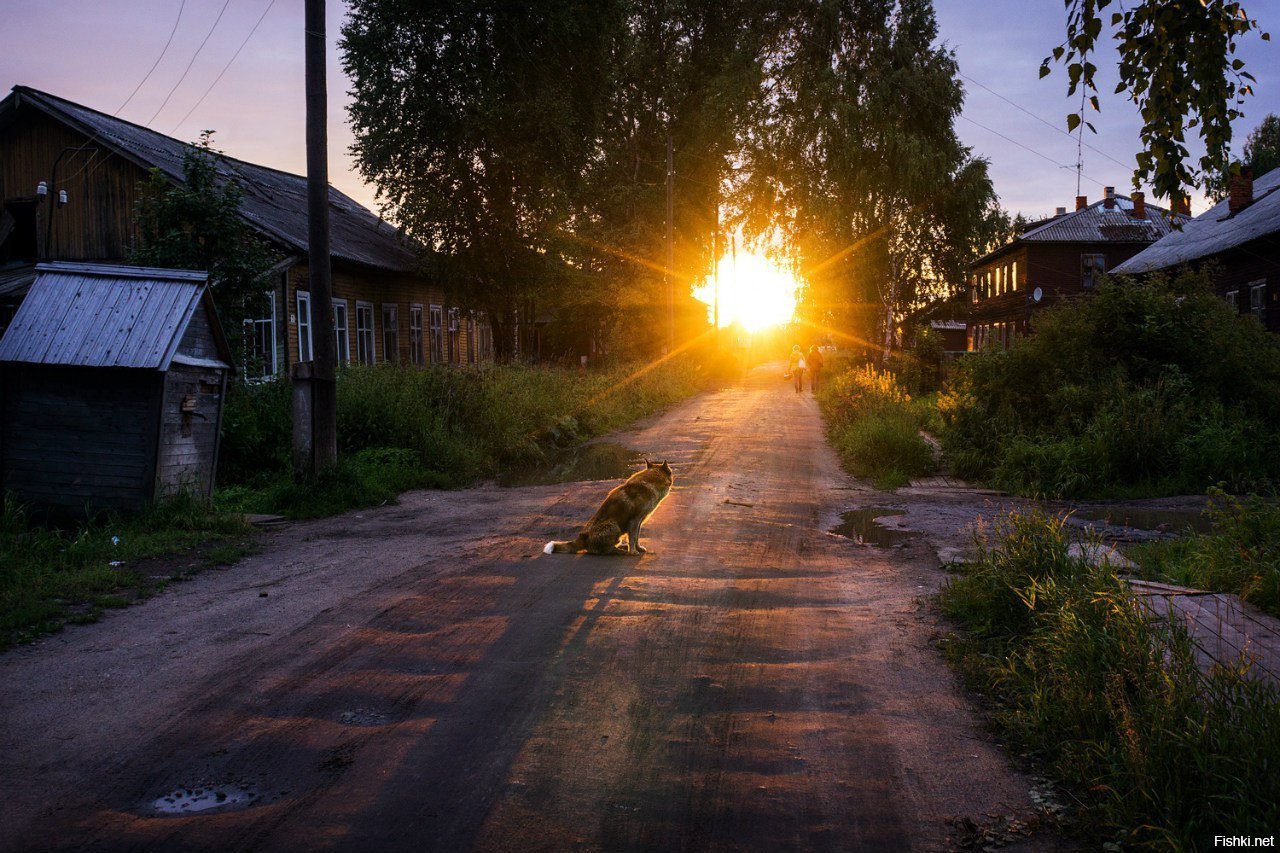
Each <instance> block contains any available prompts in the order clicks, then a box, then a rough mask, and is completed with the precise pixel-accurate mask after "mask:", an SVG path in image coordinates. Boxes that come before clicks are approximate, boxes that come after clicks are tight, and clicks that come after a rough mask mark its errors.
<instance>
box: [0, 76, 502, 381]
mask: <svg viewBox="0 0 1280 853" xmlns="http://www.w3.org/2000/svg"><path fill="white" fill-rule="evenodd" d="M190 150H191V146H190V145H188V144H187V143H185V142H182V141H180V140H177V139H174V138H172V137H169V136H165V135H164V134H161V133H157V132H156V131H153V130H150V129H148V128H145V127H142V126H140V125H136V124H133V123H132V122H127V121H124V120H122V119H119V118H115V117H113V116H110V115H107V114H106V113H102V112H99V111H97V110H94V109H91V108H89V107H86V106H83V105H81V104H77V103H74V102H72V101H68V100H65V99H63V98H59V97H56V96H54V95H50V94H48V93H46V92H41V91H38V90H36V89H32V88H29V87H26V86H15V87H14V88H13V90H12V92H11V93H10V94H9V95H8V97H6V98H5V99H4V100H3V101H0V200H3V211H2V212H0V289H2V288H3V283H4V277H5V275H6V274H13V273H14V272H15V270H16V271H17V272H18V273H20V272H21V270H22V267H23V266H24V265H25V266H26V267H27V268H29V267H30V265H31V264H32V263H33V262H35V261H37V260H69V261H92V262H102V263H118V262H120V261H121V260H123V259H124V258H125V257H126V256H127V254H128V252H129V247H130V246H131V245H133V243H134V241H135V240H136V238H137V234H136V233H135V228H134V224H133V211H134V204H135V202H136V200H137V194H138V186H139V184H140V183H141V182H143V181H145V180H146V179H147V177H148V173H149V172H150V170H152V169H157V170H159V172H160V174H162V175H163V176H164V178H165V179H167V180H169V181H172V182H173V183H175V184H179V183H181V182H182V180H183V158H184V156H185V155H186V154H187V153H188V152H189V151H190ZM218 171H219V177H220V178H221V179H222V180H235V181H237V182H238V183H239V185H240V186H241V188H242V189H243V191H244V198H243V203H242V205H241V211H240V212H241V215H242V216H243V217H244V219H245V221H247V222H248V223H249V224H250V225H251V226H252V227H253V229H254V230H255V231H256V232H257V233H258V234H259V235H261V237H262V238H263V239H265V240H266V241H267V242H268V244H269V245H270V246H271V247H272V248H273V249H274V250H275V251H276V252H277V253H278V255H279V257H280V263H279V264H278V265H277V266H276V268H275V272H274V274H273V276H272V280H271V282H270V283H269V285H268V287H267V288H265V290H266V297H267V298H266V300H264V304H265V305H266V306H267V307H266V308H265V309H264V310H263V312H262V316H258V317H250V318H246V319H245V320H244V326H243V328H242V329H239V330H238V334H242V335H244V337H245V339H246V342H247V349H248V351H249V352H251V353H252V355H253V357H252V358H251V359H249V363H250V365H251V366H252V369H253V370H254V371H256V372H259V373H261V374H263V375H270V374H274V373H279V372H286V371H287V370H288V369H289V368H290V366H291V365H293V364H294V363H296V362H298V361H308V360H310V359H311V352H312V340H311V329H310V324H309V323H308V316H309V311H310V294H309V292H308V280H307V263H306V257H307V182H306V178H305V177H303V176H301V175H294V174H290V173H288V172H282V171H280V170H278V169H270V168H267V167H265V166H259V165H256V164H253V163H247V162H245V161H243V160H237V159H235V158H232V157H222V158H220V161H219V164H218ZM329 216H330V226H331V238H330V239H331V251H332V263H333V298H334V308H333V311H334V328H335V337H336V340H335V343H336V345H337V352H338V357H339V359H340V361H343V362H363V363H366V364H378V363H383V362H391V363H394V364H426V363H429V362H435V363H442V364H462V363H469V362H475V361H479V360H482V359H487V358H489V357H491V354H492V337H491V334H490V332H489V328H488V325H487V324H486V323H484V322H483V317H482V316H480V315H478V314H476V313H474V312H471V311H468V310H466V309H465V307H464V306H461V305H459V304H457V303H455V302H451V301H450V300H449V299H448V298H447V297H446V295H445V292H444V289H443V288H442V287H440V286H439V283H438V282H433V281H431V280H430V279H429V278H428V277H426V276H425V275H423V274H422V273H421V272H420V264H419V262H418V261H419V258H418V256H417V255H416V254H415V252H414V251H413V249H412V247H411V246H410V244H409V243H408V242H407V241H406V240H405V239H404V238H403V236H402V235H401V234H400V233H399V232H398V231H397V229H396V228H395V227H394V226H392V225H391V224H389V223H387V222H385V221H383V220H382V219H381V218H380V217H378V216H377V215H376V214H374V213H373V212H371V211H369V210H367V209H366V208H364V207H362V206H361V205H359V204H357V203H356V202H354V201H353V200H351V199H350V198H348V197H347V196H345V195H343V194H342V193H340V192H338V191H337V190H335V189H333V188H332V187H331V188H330V189H329ZM20 296H21V294H20V292H17V289H15V288H11V289H10V291H9V293H8V295H7V297H6V295H5V294H4V293H3V292H0V324H3V322H4V321H5V313H4V312H5V306H6V304H7V305H8V307H9V311H10V312H11V311H12V309H13V307H14V304H15V303H16V302H17V301H18V298H19V297H20ZM6 300H7V302H6ZM236 319H237V321H239V319H240V318H236Z"/></svg>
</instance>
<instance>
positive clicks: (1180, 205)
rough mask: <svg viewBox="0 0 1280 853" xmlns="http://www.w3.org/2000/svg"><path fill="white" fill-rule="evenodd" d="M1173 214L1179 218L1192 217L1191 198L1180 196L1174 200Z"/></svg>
mask: <svg viewBox="0 0 1280 853" xmlns="http://www.w3.org/2000/svg"><path fill="white" fill-rule="evenodd" d="M1173 212H1174V213H1176V214H1178V215H1179V216H1190V215H1191V196H1189V195H1185V194H1184V195H1179V196H1175V197H1174V198H1173Z"/></svg>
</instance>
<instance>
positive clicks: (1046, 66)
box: [1040, 60, 1049, 78]
mask: <svg viewBox="0 0 1280 853" xmlns="http://www.w3.org/2000/svg"><path fill="white" fill-rule="evenodd" d="M1040 76H1041V77H1042V78H1043V77H1048V76H1049V62H1048V60H1045V63H1044V64H1043V65H1041V66H1040Z"/></svg>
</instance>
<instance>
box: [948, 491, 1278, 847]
mask: <svg viewBox="0 0 1280 853" xmlns="http://www.w3.org/2000/svg"><path fill="white" fill-rule="evenodd" d="M1067 544H1068V543H1067V537H1066V535H1065V531H1064V523H1063V519H1061V518H1051V517H1047V516H1045V515H1043V514H1040V513H1032V514H1028V515H1018V514H1014V515H1011V516H1009V517H1008V518H1006V519H1005V520H1004V521H1003V522H1002V523H1001V524H1000V525H999V527H998V529H997V531H996V536H995V538H994V543H988V544H987V545H986V546H985V547H983V548H982V549H981V551H980V554H979V556H978V558H977V560H976V561H975V562H973V563H972V564H970V565H967V566H965V567H963V568H962V574H961V575H960V576H959V577H958V578H956V579H955V580H953V581H952V582H951V583H950V584H949V585H948V586H947V587H946V588H945V589H944V590H943V592H942V594H941V597H940V601H941V604H942V607H943V610H944V611H945V612H946V613H947V614H949V615H950V616H952V617H954V618H956V619H957V620H959V621H960V622H961V624H962V625H964V627H965V628H966V634H965V635H963V636H961V637H958V638H954V639H952V640H950V641H948V643H947V652H948V656H949V657H950V659H951V660H952V661H953V663H955V664H956V665H957V666H958V668H959V669H960V670H961V672H962V673H963V674H964V675H965V676H966V677H967V679H968V680H969V682H970V683H971V684H972V685H974V686H975V687H977V688H979V689H981V690H982V691H984V692H985V693H987V694H988V695H989V696H990V697H991V698H992V699H993V700H994V702H995V711H994V715H995V722H996V723H997V725H998V726H999V728H1000V729H1001V730H1002V731H1003V733H1004V734H1005V735H1006V736H1007V737H1008V738H1009V740H1010V741H1011V742H1012V745H1013V746H1014V747H1015V748H1017V749H1019V750H1023V751H1027V752H1030V753H1032V754H1033V755H1034V756H1035V757H1037V758H1039V759H1041V760H1042V761H1044V762H1045V763H1046V764H1047V766H1048V767H1049V769H1050V770H1051V771H1052V772H1053V774H1054V775H1055V776H1056V777H1057V778H1058V779H1060V780H1061V781H1062V782H1064V783H1065V784H1067V785H1068V786H1069V787H1070V788H1071V789H1072V791H1073V793H1074V794H1075V795H1076V796H1077V798H1078V799H1079V801H1080V802H1081V803H1082V804H1083V810H1082V812H1081V814H1080V815H1079V819H1080V823H1081V830H1082V832H1083V834H1085V835H1086V836H1087V837H1089V838H1091V839H1093V840H1095V841H1096V842H1103V841H1112V842H1116V843H1119V844H1121V845H1133V846H1138V847H1148V848H1153V849H1196V848H1208V847H1211V846H1212V841H1213V839H1212V836H1213V835H1215V834H1223V833H1224V832H1227V831H1228V830H1225V829H1224V827H1232V829H1230V830H1229V832H1231V833H1240V834H1263V835H1265V834H1269V833H1270V832H1272V831H1274V827H1275V826H1276V824H1277V822H1278V821H1280V774H1277V773H1276V768H1277V767H1278V766H1280V695H1278V694H1277V691H1276V690H1275V689H1274V688H1273V687H1271V686H1269V685H1267V684H1264V683H1262V682H1258V681H1252V680H1246V679H1245V678H1244V677H1243V668H1242V667H1241V668H1230V667H1229V668H1218V669H1215V670H1213V671H1212V672H1210V673H1208V674H1204V673H1202V672H1201V671H1200V670H1199V669H1198V668H1197V665H1196V660H1195V653H1194V650H1193V646H1192V643H1191V641H1190V638H1189V637H1188V635H1187V633H1186V631H1185V630H1184V628H1183V626H1182V625H1181V624H1180V623H1179V624H1171V623H1166V622H1161V621H1154V620H1150V619H1148V618H1147V617H1146V616H1145V615H1144V613H1143V612H1142V611H1141V610H1140V609H1139V608H1138V606H1137V605H1136V604H1135V603H1134V601H1133V599H1132V597H1131V596H1130V595H1129V594H1128V593H1127V591H1126V589H1125V586H1124V584H1123V583H1122V582H1121V581H1120V580H1119V579H1118V578H1117V577H1116V575H1115V573H1114V572H1113V571H1112V570H1110V569H1107V568H1096V567H1092V566H1090V565H1088V564H1087V563H1085V562H1084V561H1082V560H1080V559H1076V558H1073V557H1071V556H1070V555H1069V553H1068V550H1067Z"/></svg>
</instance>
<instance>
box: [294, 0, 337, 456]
mask: <svg viewBox="0 0 1280 853" xmlns="http://www.w3.org/2000/svg"><path fill="white" fill-rule="evenodd" d="M306 3H307V11H306V86H307V224H308V232H307V269H308V273H309V275H310V286H311V334H312V339H311V346H312V350H311V352H312V356H313V358H314V359H315V360H314V361H313V362H311V363H310V370H309V371H307V370H305V369H303V370H299V371H298V372H297V373H295V397H294V449H295V461H296V463H301V464H298V465H297V467H299V468H304V469H305V472H306V473H312V474H314V473H319V472H321V471H324V470H326V469H328V468H331V467H333V465H334V464H335V463H336V462H337V461H338V394H337V390H338V389H337V349H336V346H335V343H334V338H333V290H332V283H333V276H332V271H331V270H330V266H329V139H328V129H327V124H326V123H327V121H328V108H327V107H328V105H327V97H328V91H327V86H326V83H325V22H324V5H325V4H324V0H306ZM299 367H300V368H305V367H306V364H305V363H304V364H302V365H299ZM299 381H301V382H302V383H303V384H304V385H306V386H308V387H309V389H310V392H311V393H310V394H309V395H307V396H309V398H310V400H309V401H310V405H304V406H302V407H300V406H299V405H298V395H297V393H296V389H297V388H298V383H299ZM308 416H309V417H308ZM308 420H309V424H308V423H305V421H308ZM307 427H309V429H307ZM300 428H302V429H304V430H305V431H306V432H307V433H308V435H309V439H310V440H309V441H308V442H306V443H307V444H308V445H309V447H307V448H305V449H304V448H303V447H300V446H299V442H298V437H299V433H300ZM307 450H309V451H310V452H309V453H307V452H306V451H307ZM306 456H309V459H305V458H304V457H306ZM300 473H302V471H300Z"/></svg>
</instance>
